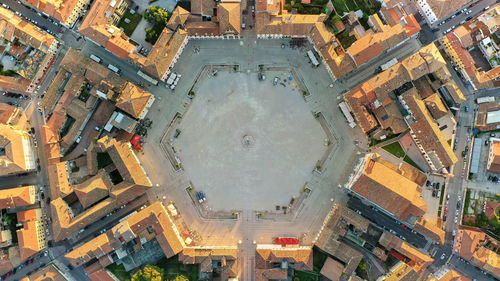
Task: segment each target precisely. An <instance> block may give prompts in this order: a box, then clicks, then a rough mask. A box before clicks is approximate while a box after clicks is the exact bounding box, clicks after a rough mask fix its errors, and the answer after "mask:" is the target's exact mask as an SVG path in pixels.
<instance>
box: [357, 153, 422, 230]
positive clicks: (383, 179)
mask: <svg viewBox="0 0 500 281" xmlns="http://www.w3.org/2000/svg"><path fill="white" fill-rule="evenodd" d="M387 165H389V163H388V162H385V163H382V162H380V161H378V158H377V155H375V156H368V157H367V159H366V164H365V166H364V169H363V173H362V174H361V175H360V177H359V178H358V179H357V180H356V182H354V184H353V186H352V187H351V190H353V191H355V192H356V193H358V194H360V195H361V196H363V197H364V198H367V199H368V200H370V201H373V202H374V203H375V204H377V205H379V206H380V207H382V208H384V209H386V210H387V211H389V212H391V213H392V214H394V216H395V217H397V218H398V219H400V220H403V221H405V220H406V219H407V218H408V216H409V215H413V216H415V217H421V216H423V215H424V214H425V212H426V211H427V204H426V203H425V201H424V200H423V199H422V198H421V197H420V194H421V192H422V190H421V189H420V187H419V186H418V185H417V184H416V183H415V182H412V181H411V180H409V179H408V178H406V177H404V176H403V175H401V174H400V173H399V171H398V169H397V167H395V166H393V167H391V166H387Z"/></svg>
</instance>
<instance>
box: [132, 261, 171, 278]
mask: <svg viewBox="0 0 500 281" xmlns="http://www.w3.org/2000/svg"><path fill="white" fill-rule="evenodd" d="M132 281H163V269H161V268H159V267H157V266H155V265H151V264H148V265H146V266H145V267H144V268H142V269H139V270H138V271H137V272H136V273H135V274H134V275H133V276H132Z"/></svg>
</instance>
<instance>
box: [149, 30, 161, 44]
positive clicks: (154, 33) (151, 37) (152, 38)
mask: <svg viewBox="0 0 500 281" xmlns="http://www.w3.org/2000/svg"><path fill="white" fill-rule="evenodd" d="M159 36H160V34H158V32H157V31H156V30H155V29H154V28H146V41H147V42H149V43H151V44H154V43H156V40H157V39H158V37H159Z"/></svg>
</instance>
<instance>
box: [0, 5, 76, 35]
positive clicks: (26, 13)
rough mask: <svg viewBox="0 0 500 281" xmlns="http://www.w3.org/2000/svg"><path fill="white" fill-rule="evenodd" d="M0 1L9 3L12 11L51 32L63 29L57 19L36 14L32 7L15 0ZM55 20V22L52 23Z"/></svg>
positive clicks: (56, 32)
mask: <svg viewBox="0 0 500 281" xmlns="http://www.w3.org/2000/svg"><path fill="white" fill-rule="evenodd" d="M2 3H4V4H7V5H9V7H10V9H11V10H12V11H14V12H16V11H17V12H20V13H21V14H22V17H23V18H24V19H28V20H33V21H35V22H36V23H35V22H33V21H32V22H33V23H35V24H36V25H37V26H38V27H40V28H42V26H44V27H45V28H47V29H48V30H50V32H52V33H53V34H56V35H57V34H59V32H58V30H63V31H65V30H66V28H65V27H63V26H62V25H61V24H60V23H59V22H58V21H57V20H55V19H53V18H50V17H47V16H45V17H42V16H41V15H38V12H37V11H36V10H34V9H33V8H30V7H27V6H25V5H23V4H19V3H18V1H16V0H2ZM54 22H56V24H55V23H54Z"/></svg>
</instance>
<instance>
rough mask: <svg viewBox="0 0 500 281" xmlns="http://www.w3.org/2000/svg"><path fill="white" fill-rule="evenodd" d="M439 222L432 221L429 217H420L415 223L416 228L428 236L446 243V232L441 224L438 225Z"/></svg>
mask: <svg viewBox="0 0 500 281" xmlns="http://www.w3.org/2000/svg"><path fill="white" fill-rule="evenodd" d="M436 223H437V222H434V223H433V222H431V221H429V220H427V219H424V218H422V219H420V220H418V221H417V223H416V224H415V226H414V227H415V230H417V231H418V232H420V233H422V234H424V235H425V236H427V237H430V238H432V239H434V240H435V241H436V242H438V243H440V244H441V245H443V244H444V238H445V232H444V230H443V228H442V227H441V226H438V225H436Z"/></svg>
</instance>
